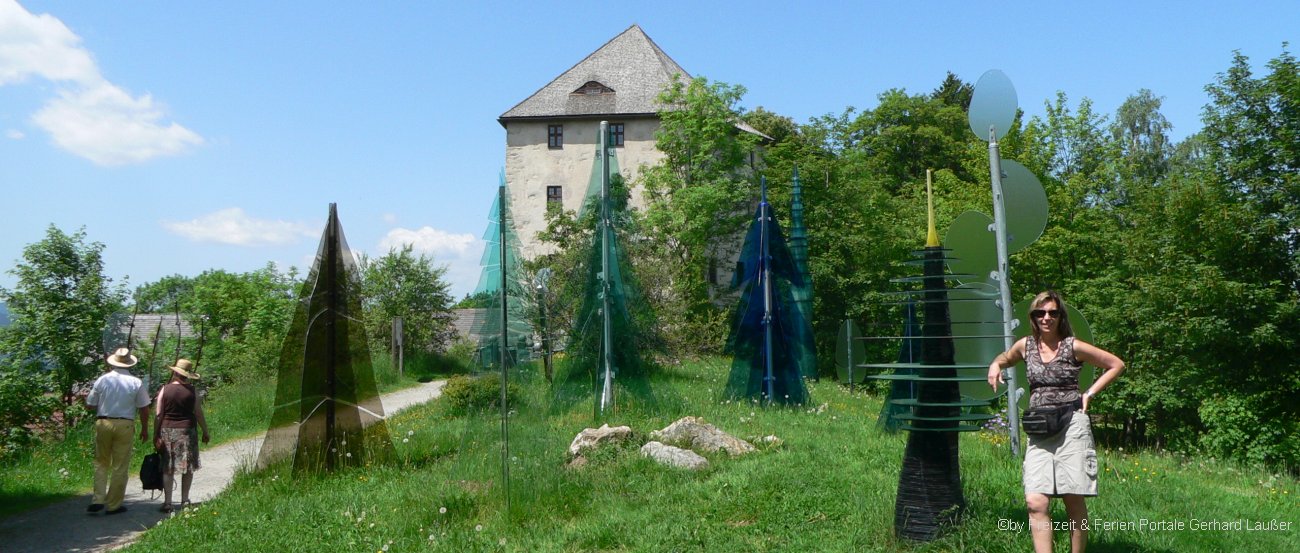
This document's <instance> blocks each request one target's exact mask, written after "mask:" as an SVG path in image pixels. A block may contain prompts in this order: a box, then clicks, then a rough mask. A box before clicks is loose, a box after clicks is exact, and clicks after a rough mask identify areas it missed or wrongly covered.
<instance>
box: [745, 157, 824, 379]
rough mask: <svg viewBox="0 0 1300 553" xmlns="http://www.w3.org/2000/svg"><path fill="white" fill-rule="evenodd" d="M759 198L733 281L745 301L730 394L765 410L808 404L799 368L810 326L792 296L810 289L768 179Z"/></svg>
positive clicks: (804, 356)
mask: <svg viewBox="0 0 1300 553" xmlns="http://www.w3.org/2000/svg"><path fill="white" fill-rule="evenodd" d="M760 198H761V199H760V201H759V204H758V210H757V212H756V213H755V216H754V222H753V223H752V224H751V225H750V227H749V232H748V233H746V235H745V244H744V246H743V247H742V248H741V253H740V261H739V262H737V271H736V275H735V278H734V279H733V281H732V286H733V287H735V288H740V300H739V301H738V302H737V304H736V310H735V313H734V314H733V316H732V327H731V335H730V336H728V338H727V353H728V354H730V355H731V356H732V363H731V376H730V378H728V380H727V389H726V395H727V396H728V397H730V398H732V399H746V400H754V401H761V402H762V404H763V405H770V404H773V403H777V404H783V405H803V404H804V403H807V402H808V388H807V386H805V385H804V380H803V371H802V370H801V367H800V363H801V362H802V361H804V360H805V359H806V358H807V357H809V356H810V354H808V353H807V352H806V348H807V347H808V346H809V344H808V343H807V341H805V340H803V339H801V333H802V332H805V326H806V325H807V321H805V320H804V319H803V313H802V311H801V310H800V309H799V307H798V306H797V304H796V303H795V298H794V292H793V291H794V290H795V289H796V288H798V287H802V286H804V285H805V284H804V281H803V276H802V275H801V274H800V272H799V269H798V267H797V266H796V265H795V261H794V257H793V256H791V255H790V249H789V248H787V247H786V244H785V239H784V238H783V237H782V235H781V226H780V225H779V224H778V223H777V222H776V219H775V218H774V217H773V216H772V208H771V206H770V205H768V203H767V180H766V179H763V181H762V185H761V196H760Z"/></svg>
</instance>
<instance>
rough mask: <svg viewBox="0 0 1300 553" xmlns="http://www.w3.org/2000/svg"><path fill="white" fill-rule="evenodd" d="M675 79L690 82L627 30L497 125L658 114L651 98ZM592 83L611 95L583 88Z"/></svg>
mask: <svg viewBox="0 0 1300 553" xmlns="http://www.w3.org/2000/svg"><path fill="white" fill-rule="evenodd" d="M675 74H680V75H681V78H682V79H683V80H690V78H691V76H690V74H689V73H687V72H686V70H684V69H682V67H681V66H680V65H677V62H675V61H673V59H672V58H670V57H668V54H665V53H664V51H663V50H661V49H659V45H657V44H655V43H654V41H653V40H650V37H648V36H646V34H645V31H642V30H641V27H640V26H638V25H632V26H631V27H628V28H627V30H626V31H623V32H622V33H621V34H619V35H618V36H616V37H614V38H613V39H610V41H609V42H606V43H605V45H604V46H601V47H600V48H599V49H597V50H596V51H595V52H592V53H591V55H589V56H587V57H586V58H584V59H583V60H582V61H580V62H578V63H577V65H574V66H573V67H572V68H570V69H569V70H568V71H565V72H564V73H562V74H561V75H560V76H559V77H556V78H555V79H554V80H552V81H551V82H550V83H549V84H547V85H546V86H544V87H542V88H541V89H540V90H538V91H537V92H534V93H533V95H532V96H529V97H528V98H527V99H525V100H524V101H522V102H519V104H517V105H515V107H513V108H510V109H509V110H508V111H506V112H505V113H503V114H501V117H500V118H498V119H497V120H498V121H499V122H500V123H501V125H502V126H505V123H506V121H507V120H509V119H519V118H538V117H581V116H593V115H632V114H653V113H658V111H659V106H658V105H656V103H655V97H657V96H658V95H659V92H660V91H661V90H663V88H664V85H667V84H668V83H670V82H672V78H673V75H675ZM593 81H594V82H596V83H599V84H601V85H604V87H603V88H604V89H612V90H613V92H604V93H599V92H598V91H600V90H602V87H598V86H594V85H593V86H587V85H588V83H591V82H593ZM580 89H581V90H583V91H587V92H590V93H580V92H578V91H579V90H580Z"/></svg>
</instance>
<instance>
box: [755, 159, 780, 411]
mask: <svg viewBox="0 0 1300 553" xmlns="http://www.w3.org/2000/svg"><path fill="white" fill-rule="evenodd" d="M769 218H770V215H769V213H768V205H767V177H763V178H762V201H761V202H759V204H758V223H759V240H758V243H759V250H758V251H759V253H758V259H759V261H758V263H759V266H758V267H759V274H760V275H762V277H761V278H762V279H763V386H764V389H765V390H766V392H765V394H766V396H767V404H768V405H771V404H772V398H773V396H775V394H776V390H775V382H774V381H775V380H776V377H775V376H774V375H773V374H772V263H771V259H769V258H768V257H769V256H768V254H769V252H768V246H769V244H768V236H767V226H768V223H767V222H768V219H769Z"/></svg>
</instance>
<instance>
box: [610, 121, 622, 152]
mask: <svg viewBox="0 0 1300 553" xmlns="http://www.w3.org/2000/svg"><path fill="white" fill-rule="evenodd" d="M609 145H610V146H613V147H615V148H622V147H623V124H622V123H610V124H609Z"/></svg>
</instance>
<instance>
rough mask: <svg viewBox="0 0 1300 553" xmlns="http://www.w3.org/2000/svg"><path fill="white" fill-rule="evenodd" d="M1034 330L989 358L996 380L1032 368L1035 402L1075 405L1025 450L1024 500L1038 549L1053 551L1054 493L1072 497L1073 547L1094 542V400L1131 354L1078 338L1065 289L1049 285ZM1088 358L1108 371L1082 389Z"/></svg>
mask: <svg viewBox="0 0 1300 553" xmlns="http://www.w3.org/2000/svg"><path fill="white" fill-rule="evenodd" d="M1029 320H1030V322H1031V326H1032V328H1033V335H1032V336H1026V337H1024V338H1021V339H1020V340H1019V341H1017V342H1016V343H1015V345H1013V346H1011V349H1010V350H1008V351H1005V352H1003V353H1000V354H998V356H997V358H995V359H994V360H993V363H991V364H990V365H989V373H988V380H989V385H990V386H992V387H993V389H994V390H996V389H997V387H998V385H999V384H1001V383H1002V382H1003V377H1002V369H1003V368H1005V367H1012V366H1014V365H1015V364H1016V363H1018V362H1020V361H1021V360H1023V361H1025V366H1026V368H1027V369H1028V374H1029V408H1030V409H1034V408H1039V407H1055V406H1059V405H1071V404H1072V405H1074V407H1075V409H1076V410H1075V412H1074V415H1073V416H1071V418H1070V423H1069V425H1068V426H1067V427H1066V428H1064V429H1063V430H1062V431H1060V432H1057V433H1056V434H1053V435H1050V436H1029V448H1028V449H1027V450H1026V451H1025V465H1024V484H1025V504H1026V505H1027V506H1028V507H1029V529H1030V533H1031V535H1032V536H1033V540H1034V551H1036V552H1038V553H1050V552H1051V551H1052V518H1051V514H1050V510H1049V507H1050V502H1051V498H1053V497H1059V498H1061V499H1062V501H1064V502H1065V513H1066V515H1068V516H1069V517H1070V526H1069V527H1070V551H1072V552H1073V553H1083V551H1084V550H1085V549H1086V548H1087V547H1088V528H1087V520H1088V506H1087V504H1086V503H1085V502H1084V501H1085V498H1087V497H1091V496H1095V495H1097V450H1096V447H1095V444H1094V443H1093V440H1092V424H1091V420H1090V419H1089V418H1088V405H1089V404H1090V403H1091V402H1092V401H1093V398H1094V397H1096V396H1097V394H1099V393H1101V391H1102V390H1104V389H1106V387H1107V386H1109V385H1110V383H1111V382H1114V381H1115V379H1116V378H1118V377H1119V375H1120V374H1121V373H1123V372H1124V361H1122V360H1120V358H1119V357H1116V356H1115V355H1114V354H1112V353H1110V352H1108V351H1106V350H1103V349H1101V348H1098V347H1096V346H1094V345H1092V344H1088V343H1086V342H1083V341H1082V340H1076V339H1075V338H1074V332H1073V331H1071V330H1070V319H1069V317H1068V316H1067V315H1066V313H1065V302H1064V301H1062V300H1061V296H1060V294H1057V293H1056V292H1052V291H1047V292H1043V293H1041V294H1038V296H1036V297H1035V298H1034V301H1032V302H1030V304H1029ZM1084 363H1088V364H1091V365H1093V366H1096V367H1098V368H1100V369H1101V370H1102V371H1103V372H1102V375H1101V377H1100V378H1098V379H1097V381H1096V382H1093V384H1092V386H1091V387H1089V388H1088V390H1087V391H1085V392H1084V393H1083V394H1080V393H1079V370H1080V369H1082V368H1083V364H1084Z"/></svg>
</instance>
